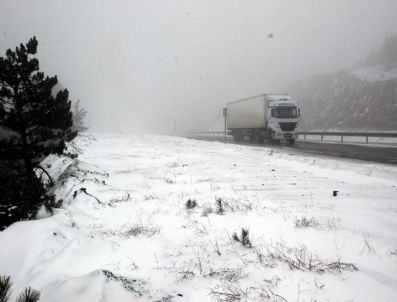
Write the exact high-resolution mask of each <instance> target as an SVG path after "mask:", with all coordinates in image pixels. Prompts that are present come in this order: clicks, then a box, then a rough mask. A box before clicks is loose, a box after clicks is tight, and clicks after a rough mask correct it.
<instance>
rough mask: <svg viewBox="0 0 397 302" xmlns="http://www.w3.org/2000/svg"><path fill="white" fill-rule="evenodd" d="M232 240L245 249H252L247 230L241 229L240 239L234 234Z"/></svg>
mask: <svg viewBox="0 0 397 302" xmlns="http://www.w3.org/2000/svg"><path fill="white" fill-rule="evenodd" d="M232 238H233V240H235V241H238V242H240V243H241V244H242V245H244V246H246V247H252V243H251V240H250V238H249V230H248V229H246V228H242V229H241V233H240V237H239V236H238V235H237V233H236V232H234V233H233V235H232Z"/></svg>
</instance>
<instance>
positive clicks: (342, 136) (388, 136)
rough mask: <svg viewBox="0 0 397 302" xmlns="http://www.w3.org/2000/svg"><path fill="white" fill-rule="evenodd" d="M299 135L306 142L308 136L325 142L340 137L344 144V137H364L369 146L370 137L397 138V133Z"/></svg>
mask: <svg viewBox="0 0 397 302" xmlns="http://www.w3.org/2000/svg"><path fill="white" fill-rule="evenodd" d="M298 134H299V137H301V136H303V140H306V139H307V136H319V137H320V141H324V140H325V138H326V137H330V136H334V137H335V136H339V137H340V141H341V142H342V143H343V142H344V137H363V138H365V143H367V144H368V142H369V138H370V137H375V138H397V132H342V131H301V132H299V133H298Z"/></svg>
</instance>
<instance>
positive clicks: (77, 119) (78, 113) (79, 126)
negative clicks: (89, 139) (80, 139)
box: [73, 100, 88, 133]
mask: <svg viewBox="0 0 397 302" xmlns="http://www.w3.org/2000/svg"><path fill="white" fill-rule="evenodd" d="M86 115H87V110H85V109H84V108H80V100H77V102H76V103H74V104H73V130H74V131H76V132H78V133H80V132H84V131H86V130H87V129H88V128H87V127H86V126H85V125H84V118H85V116H86Z"/></svg>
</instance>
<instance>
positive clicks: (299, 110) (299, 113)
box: [298, 108, 301, 117]
mask: <svg viewBox="0 0 397 302" xmlns="http://www.w3.org/2000/svg"><path fill="white" fill-rule="evenodd" d="M300 116H301V109H300V108H298V117H300Z"/></svg>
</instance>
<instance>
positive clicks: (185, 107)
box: [0, 0, 397, 133]
mask: <svg viewBox="0 0 397 302" xmlns="http://www.w3.org/2000/svg"><path fill="white" fill-rule="evenodd" d="M396 31H397V1H395V0H378V1H376V0H372V1H370V0H350V1H349V0H328V1H326V0H311V1H309V0H299V1H295V0H290V1H287V0H285V1H283V0H257V1H255V0H246V1H243V0H197V1H189V0H181V1H166V0H157V1H154V0H153V1H150V0H140V1H132V0H131V1H127V0H124V1H121V0H120V1H115V0H112V1H105V0H103V1H80V0H74V1H67V0H63V1H61V0H59V1H52V0H41V1H39V0H37V1H33V0H26V1H17V0H0V41H1V42H0V56H4V55H5V51H6V49H8V48H14V47H15V46H16V45H19V43H21V42H23V43H25V42H27V41H28V39H29V38H30V37H32V36H33V35H35V36H36V37H37V39H38V41H39V48H38V58H39V60H40V67H41V70H42V71H44V72H45V73H46V74H48V75H54V74H56V75H57V76H58V79H59V80H60V82H61V83H62V85H63V86H64V87H66V88H68V90H69V91H70V97H71V99H72V100H76V99H80V100H81V104H82V106H83V107H85V108H86V109H87V110H88V116H87V124H88V126H90V127H91V129H90V130H91V131H119V132H124V133H129V132H152V133H153V132H154V133H155V132H157V133H172V132H173V128H174V120H176V121H177V129H178V130H179V131H189V130H205V129H209V128H211V127H213V126H214V125H216V124H219V121H221V119H222V112H221V110H222V107H223V106H224V105H225V103H226V102H228V101H232V100H236V99H239V98H244V97H248V96H251V95H257V94H261V93H265V92H288V91H281V90H284V89H283V87H286V86H287V85H288V83H291V82H293V81H295V80H298V79H301V78H304V77H306V76H308V75H310V74H313V73H324V72H332V71H336V70H339V69H345V68H349V67H350V66H351V65H353V64H354V63H355V62H356V61H357V60H359V59H361V58H362V57H363V56H365V55H366V54H368V52H369V51H372V50H374V49H376V48H377V47H378V46H379V45H380V44H381V43H382V41H383V40H384V38H385V37H387V36H390V35H392V34H396Z"/></svg>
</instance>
